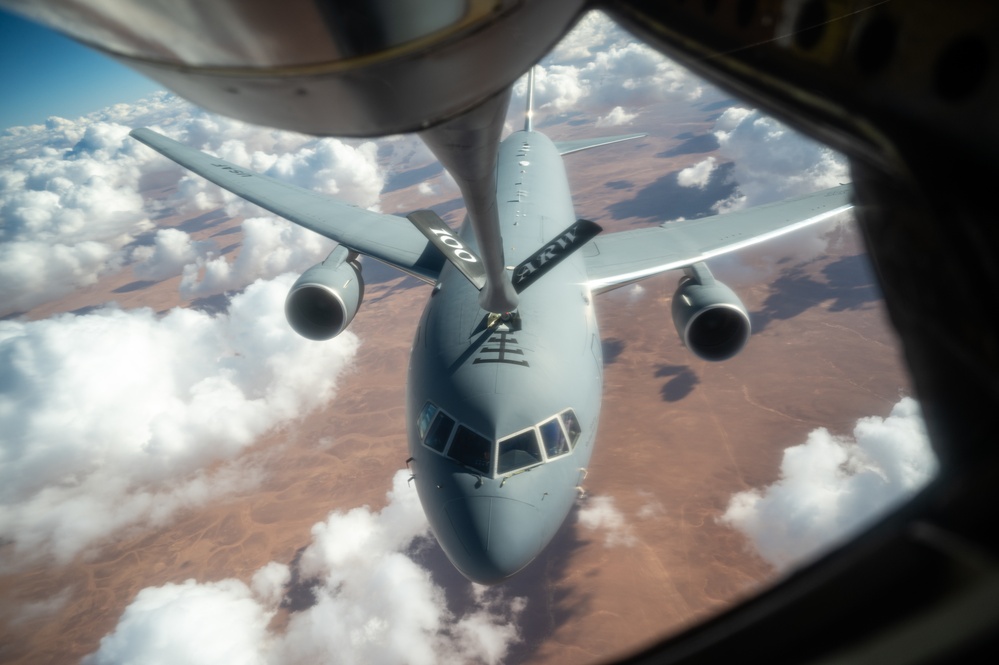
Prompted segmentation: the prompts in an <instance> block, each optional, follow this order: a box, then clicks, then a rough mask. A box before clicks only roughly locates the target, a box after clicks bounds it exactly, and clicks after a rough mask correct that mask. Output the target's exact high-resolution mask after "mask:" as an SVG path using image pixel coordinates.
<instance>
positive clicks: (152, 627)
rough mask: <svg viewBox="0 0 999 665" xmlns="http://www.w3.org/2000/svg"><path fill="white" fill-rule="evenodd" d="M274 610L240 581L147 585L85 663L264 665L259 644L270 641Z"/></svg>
mask: <svg viewBox="0 0 999 665" xmlns="http://www.w3.org/2000/svg"><path fill="white" fill-rule="evenodd" d="M273 614H274V609H267V608H265V607H264V606H262V605H261V604H260V603H259V602H257V600H256V599H255V598H254V597H253V595H252V593H251V591H250V589H249V588H248V587H247V586H246V585H245V584H243V583H242V582H240V581H238V580H233V579H226V580H220V581H218V582H208V583H206V584H198V583H196V582H195V581H194V580H187V581H186V582H184V583H183V584H167V585H166V586H162V587H149V588H146V589H143V590H142V591H140V592H139V594H138V595H137V596H136V597H135V600H133V601H132V603H131V604H130V605H129V606H128V607H127V608H126V609H125V613H124V614H123V615H122V617H121V619H120V620H119V621H118V626H117V628H115V631H114V632H113V633H111V634H110V635H107V636H105V637H104V638H103V639H102V640H101V647H100V650H99V651H97V653H95V654H92V655H91V656H89V657H87V658H85V659H84V661H83V662H84V663H87V664H88V665H105V664H107V665H111V664H118V663H145V664H146V665H173V664H175V663H187V664H189V665H198V664H199V663H204V664H205V665H208V664H210V663H211V664H215V663H239V664H241V665H243V664H246V665H250V664H253V663H259V664H260V665H263V664H264V663H266V662H267V661H266V660H265V659H264V658H263V657H262V655H261V649H260V645H261V644H266V643H267V642H268V640H269V637H268V633H267V623H268V622H269V621H270V619H271V617H272V616H273Z"/></svg>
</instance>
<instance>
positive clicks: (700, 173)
mask: <svg viewBox="0 0 999 665" xmlns="http://www.w3.org/2000/svg"><path fill="white" fill-rule="evenodd" d="M716 161H717V160H716V159H715V158H714V157H708V158H706V159H704V160H702V161H700V162H698V163H696V164H694V165H693V166H688V167H687V168H685V169H683V170H681V171H680V172H679V173H678V174H677V176H676V181H677V183H678V184H679V185H681V186H683V187H697V188H698V189H704V188H705V187H707V185H708V183H709V182H710V181H711V174H712V173H714V170H715V162H716Z"/></svg>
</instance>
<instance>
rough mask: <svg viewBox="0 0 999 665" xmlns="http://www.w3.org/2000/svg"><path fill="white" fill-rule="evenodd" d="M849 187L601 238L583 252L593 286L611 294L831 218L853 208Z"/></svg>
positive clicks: (590, 283)
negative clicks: (634, 284)
mask: <svg viewBox="0 0 999 665" xmlns="http://www.w3.org/2000/svg"><path fill="white" fill-rule="evenodd" d="M851 193H852V189H851V187H850V185H841V186H839V187H833V188H832V189H826V190H823V191H821V192H817V193H815V194H809V195H807V196H803V197H800V198H797V199H789V200H787V201H781V202H780V203H770V204H768V205H762V206H757V207H755V208H750V209H748V210H740V211H738V212H730V213H726V214H724V215H716V216H713V217H703V218H701V219H692V220H687V221H682V222H667V223H665V224H663V225H661V226H654V227H651V228H645V229H635V230H633V231H621V232H619V233H610V234H606V235H602V236H599V237H598V238H596V239H595V240H593V241H591V242H590V244H589V245H588V246H587V247H585V248H584V249H583V251H584V255H585V258H586V272H587V275H588V278H589V281H588V283H589V286H590V288H591V289H592V290H593V291H594V292H595V293H601V292H603V291H609V290H611V289H614V288H617V287H619V286H624V285H625V284H630V283H632V282H637V281H639V280H642V279H645V278H646V277H651V276H652V275H655V274H658V273H661V272H665V271H667V270H675V269H677V268H683V267H686V266H689V265H691V264H693V263H697V262H698V261H703V260H705V259H709V258H711V257H712V256H718V255H720V254H725V253H727V252H731V251H734V250H737V249H741V248H743V247H748V246H749V245H753V244H756V243H758V242H762V241H764V240H769V239H770V238H775V237H777V236H779V235H783V234H785V233H788V232H789V231H793V230H795V229H800V228H802V227H804V226H808V225H809V224H815V223H816V222H820V221H822V220H824V219H828V218H830V217H832V216H833V215H836V214H838V213H840V212H843V211H844V210H849V209H850V208H851V207H853V204H852V203H851V200H850V199H851Z"/></svg>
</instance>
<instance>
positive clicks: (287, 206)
mask: <svg viewBox="0 0 999 665" xmlns="http://www.w3.org/2000/svg"><path fill="white" fill-rule="evenodd" d="M531 79H532V81H531V84H529V86H528V89H529V90H531V89H532V88H533V74H532V76H531ZM506 99H507V97H506V96H504V97H502V99H501V100H499V101H498V102H497V104H498V103H505V102H506ZM530 100H531V94H530V93H529V94H528V105H527V114H526V116H527V117H526V120H525V123H524V128H523V130H521V131H517V132H513V133H512V134H510V135H509V136H508V137H507V138H506V139H505V140H503V141H502V143H500V144H499V146H498V154H497V158H496V160H495V162H494V164H495V165H494V166H493V167H492V171H493V172H494V174H495V175H494V180H495V186H494V187H493V186H492V185H491V184H487V186H488V187H492V190H491V191H489V192H488V194H489V196H488V200H487V201H486V202H485V203H483V202H482V201H481V199H483V197H482V196H481V192H478V191H473V192H471V193H469V192H465V194H466V196H465V199H466V203H467V204H468V211H469V215H468V219H467V221H466V223H465V224H464V225H463V226H462V228H461V229H460V230H458V231H453V230H452V229H451V228H450V227H448V226H447V225H446V224H445V223H444V222H443V221H442V220H441V219H440V217H438V216H437V215H436V214H435V213H434V212H432V211H430V210H420V211H416V212H413V213H411V214H409V215H408V219H407V218H403V217H398V216H392V215H384V214H379V213H375V212H371V211H368V210H362V209H359V208H356V207H352V206H350V205H347V204H345V203H342V202H339V201H336V200H333V199H330V198H327V197H324V196H321V195H319V194H316V193H314V192H309V191H305V190H302V189H299V188H297V187H294V186H291V185H288V184H285V183H282V182H279V181H277V180H274V179H272V178H269V177H267V176H264V175H259V174H256V173H252V172H250V171H248V170H246V169H244V168H242V167H240V166H237V165H234V164H230V163H229V162H226V161H224V160H221V159H218V158H215V157H212V156H210V155H207V154H204V153H201V152H198V151H196V150H194V149H192V148H188V147H185V146H183V145H181V144H180V143H177V142H176V141H173V140H171V139H168V138H166V137H164V136H161V135H159V134H157V133H155V132H153V131H152V130H150V129H136V130H134V131H133V132H132V136H133V137H135V138H136V139H138V140H139V141H142V142H143V143H145V144H146V145H148V146H150V147H152V148H154V149H155V150H157V151H159V152H161V153H163V154H164V155H165V156H167V157H168V158H170V159H172V160H174V161H175V162H177V163H179V164H181V165H183V166H185V167H187V168H188V169H190V170H192V171H194V172H195V173H198V174H199V175H201V176H203V177H205V178H207V179H208V180H211V181H212V182H214V183H216V184H218V185H219V186H221V187H224V188H225V189H228V190H230V191H232V192H234V193H235V194H238V195H239V196H241V197H243V198H245V199H247V200H249V201H251V202H253V203H256V204H258V205H260V206H261V207H263V208H266V209H268V210H270V211H271V212H273V213H275V214H278V215H280V216H282V217H285V218H286V219H289V220H291V221H292V222H295V223H296V224H300V225H302V226H304V227H306V228H308V229H311V230H313V231H315V232H317V233H320V234H322V235H324V236H326V237H328V238H331V239H333V240H335V241H336V242H337V243H339V245H338V246H337V247H336V248H335V249H334V250H333V251H332V252H331V253H330V255H329V256H328V257H327V259H326V260H325V261H323V262H322V263H321V264H318V265H316V266H314V267H313V268H310V269H309V270H308V271H306V272H305V273H304V274H303V275H302V276H301V277H300V278H299V279H298V281H297V282H295V284H294V285H293V286H292V288H291V291H290V293H289V295H288V299H287V302H286V310H285V311H286V314H287V317H288V320H289V322H290V324H291V325H292V327H293V328H294V329H295V330H296V331H297V332H299V333H300V334H301V335H303V336H304V337H307V338H309V339H313V340H325V339H330V338H332V337H334V336H336V335H337V334H339V333H340V332H342V331H343V330H344V329H346V327H347V326H348V324H349V323H350V322H351V320H352V319H353V317H354V315H355V314H356V313H357V311H358V309H359V308H360V306H361V303H362V300H363V295H364V282H363V278H362V272H361V268H360V265H359V264H358V262H357V261H356V259H357V257H358V255H364V256H367V257H370V258H373V259H377V260H378V261H381V262H383V263H386V264H388V265H391V266H394V267H395V268H398V269H399V270H401V271H403V272H404V273H407V274H409V275H413V276H415V277H418V278H419V279H421V280H423V281H425V282H427V283H428V284H431V285H432V287H433V288H432V291H431V293H430V298H429V299H428V301H427V305H426V308H425V310H424V312H423V316H422V319H421V321H420V324H419V327H418V328H417V331H416V336H415V339H414V340H413V347H412V354H411V358H410V365H409V377H408V385H407V388H408V390H407V393H408V397H407V435H408V440H409V454H410V459H409V460H408V462H409V464H410V465H411V468H412V470H413V480H414V481H415V484H416V488H417V491H418V493H419V496H420V501H421V502H422V504H423V507H424V510H425V512H426V514H427V518H428V520H429V521H430V525H431V527H432V529H433V532H434V534H435V536H436V537H437V540H438V542H439V543H440V545H441V547H442V548H443V549H444V551H445V553H446V554H447V556H448V558H449V559H450V560H451V562H452V563H453V564H454V565H455V566H456V567H457V568H458V570H460V571H461V572H462V573H463V574H464V575H465V576H466V577H468V578H469V579H470V580H473V581H475V582H479V583H484V584H493V583H497V582H500V581H502V580H504V579H506V578H508V577H510V576H512V575H514V574H515V573H517V572H518V571H520V570H521V569H523V568H524V567H525V566H526V565H527V564H529V563H530V562H531V561H532V560H533V559H534V558H535V557H536V556H537V555H538V554H539V553H540V552H541V551H542V550H543V549H544V548H545V546H546V545H547V544H548V543H549V541H550V540H551V539H552V537H553V536H554V535H555V533H556V531H558V529H559V527H560V526H561V525H562V523H563V522H564V521H565V519H566V517H567V515H568V514H569V512H570V510H571V508H572V506H573V504H574V503H575V501H576V499H577V497H578V496H579V493H580V487H581V483H582V480H583V478H584V477H585V476H586V473H587V467H588V464H589V460H590V456H591V454H592V452H593V446H594V439H595V434H596V431H597V422H598V418H599V415H600V403H601V385H602V367H603V359H602V349H601V343H600V335H599V332H598V330H597V318H596V314H595V310H594V296H596V295H597V294H599V293H602V292H604V291H607V290H610V289H613V288H616V287H619V286H622V285H624V284H630V283H633V282H636V281H638V280H641V279H643V278H646V277H649V276H651V275H654V274H658V273H661V272H663V271H667V270H677V269H682V270H683V272H684V275H683V277H682V278H681V279H680V283H679V287H678V288H677V291H676V293H675V295H674V297H673V303H672V314H673V321H674V323H675V325H676V329H677V333H678V334H679V335H680V337H681V339H682V340H683V342H684V344H685V345H686V346H687V348H688V349H690V351H691V352H693V353H694V354H696V355H698V356H700V357H701V358H704V359H707V360H713V361H721V360H725V359H727V358H731V357H732V356H734V355H735V354H736V353H738V352H739V351H740V350H741V349H742V348H743V346H744V345H745V343H746V342H747V340H748V339H749V335H750V318H749V315H748V313H747V312H746V308H745V307H744V306H743V304H742V302H741V301H740V300H739V298H738V297H737V296H736V295H735V293H733V292H732V290H731V289H729V288H728V287H727V286H725V285H724V284H722V283H721V282H719V281H717V280H716V279H714V277H713V276H712V274H711V271H710V270H709V269H708V267H707V265H706V264H705V263H704V261H705V260H706V259H708V258H710V257H712V256H717V255H719V254H723V253H726V252H730V251H733V250H736V249H739V248H741V247H745V246H747V245H750V244H753V243H757V242H760V241H763V240H766V239H768V238H771V237H774V236H776V235H780V234H783V233H787V232H788V231H791V230H793V229H796V228H800V227H802V226H804V225H807V224H812V223H815V222H818V221H821V220H824V219H827V218H829V217H831V216H833V215H836V214H838V213H840V212H842V211H844V210H846V209H848V208H849V207H850V200H849V199H850V188H849V186H840V187H836V188H833V189H829V190H825V191H822V192H819V193H817V194H813V195H810V196H806V197H803V198H798V199H795V200H789V201H785V202H783V203H778V204H772V205H767V206H760V207H757V208H753V209H749V210H746V211H742V212H735V213H730V214H726V215H721V216H715V217H708V218H702V219H696V220H689V221H683V222H671V223H666V224H662V225H660V226H656V227H652V228H644V229H637V230H630V231H623V232H618V233H611V234H607V235H604V236H599V237H598V234H599V233H600V230H601V229H600V227H599V226H598V225H597V224H595V223H593V222H591V221H589V220H577V219H576V218H575V215H574V212H573V204H572V198H571V194H570V191H569V185H568V180H567V178H566V173H565V168H564V165H563V160H562V155H565V154H569V153H572V152H577V151H581V150H585V149H588V148H594V147H597V146H600V145H606V144H609V143H614V142H619V141H625V140H629V139H635V138H639V137H641V136H644V135H642V134H632V135H625V136H613V137H602V138H596V139H592V140H577V141H566V142H552V141H551V140H550V139H548V138H547V137H546V136H545V135H544V134H542V133H540V132H538V131H535V130H534V128H533V126H532V119H531V118H532V110H531V101H530ZM494 116H495V117H499V118H502V115H496V114H494ZM444 131H445V132H446V133H447V134H446V135H447V136H452V137H453V135H454V133H455V132H454V128H453V127H452V128H446V129H445V130H444ZM424 138H426V139H427V142H428V143H429V144H430V145H431V147H432V148H435V149H436V150H437V151H438V153H439V154H440V153H444V154H445V159H447V158H449V157H450V158H451V161H452V162H455V161H458V162H459V164H461V163H463V162H462V160H460V159H459V160H455V159H454V157H453V156H454V153H453V152H451V153H448V152H447V150H446V149H443V150H442V149H441V144H442V140H441V134H439V133H438V134H433V133H431V134H430V135H429V136H427V135H425V136H424ZM443 143H447V140H445V141H443ZM481 143H482V142H481V141H476V140H473V141H471V143H470V144H469V143H466V145H472V146H475V149H474V150H473V153H476V152H478V146H479V145H480V144H481ZM485 143H488V141H485ZM486 150H487V152H488V148H487V149H486ZM463 154H464V155H465V162H464V163H467V161H468V159H467V157H468V154H467V153H463ZM442 161H443V160H442ZM450 169H451V170H452V173H453V174H454V176H455V179H456V180H457V181H458V182H459V184H463V183H464V184H467V183H468V181H469V178H468V177H467V175H468V174H467V173H466V172H462V171H457V172H455V171H456V169H455V166H454V164H453V163H452V165H451V166H450ZM487 180H488V178H487ZM490 206H491V208H490ZM490 213H492V214H490ZM482 226H486V227H487V228H485V229H481V228H480V227H482ZM489 243H493V244H492V245H490V244H489ZM490 258H493V259H496V258H498V259H499V261H500V263H499V265H498V270H496V269H495V268H496V266H491V265H489V259H490ZM507 261H509V263H507ZM493 301H496V302H493ZM497 304H498V306H497Z"/></svg>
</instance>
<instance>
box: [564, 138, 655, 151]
mask: <svg viewBox="0 0 999 665" xmlns="http://www.w3.org/2000/svg"><path fill="white" fill-rule="evenodd" d="M645 136H648V134H622V135H620V136H601V137H600V138H596V139H579V140H577V141H555V148H557V149H558V153H559V154H560V155H568V154H571V153H574V152H579V151H580V150H589V149H590V148H599V147H600V146H602V145H611V144H612V143H620V142H621V141H630V140H632V139H640V138H642V137H645Z"/></svg>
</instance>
